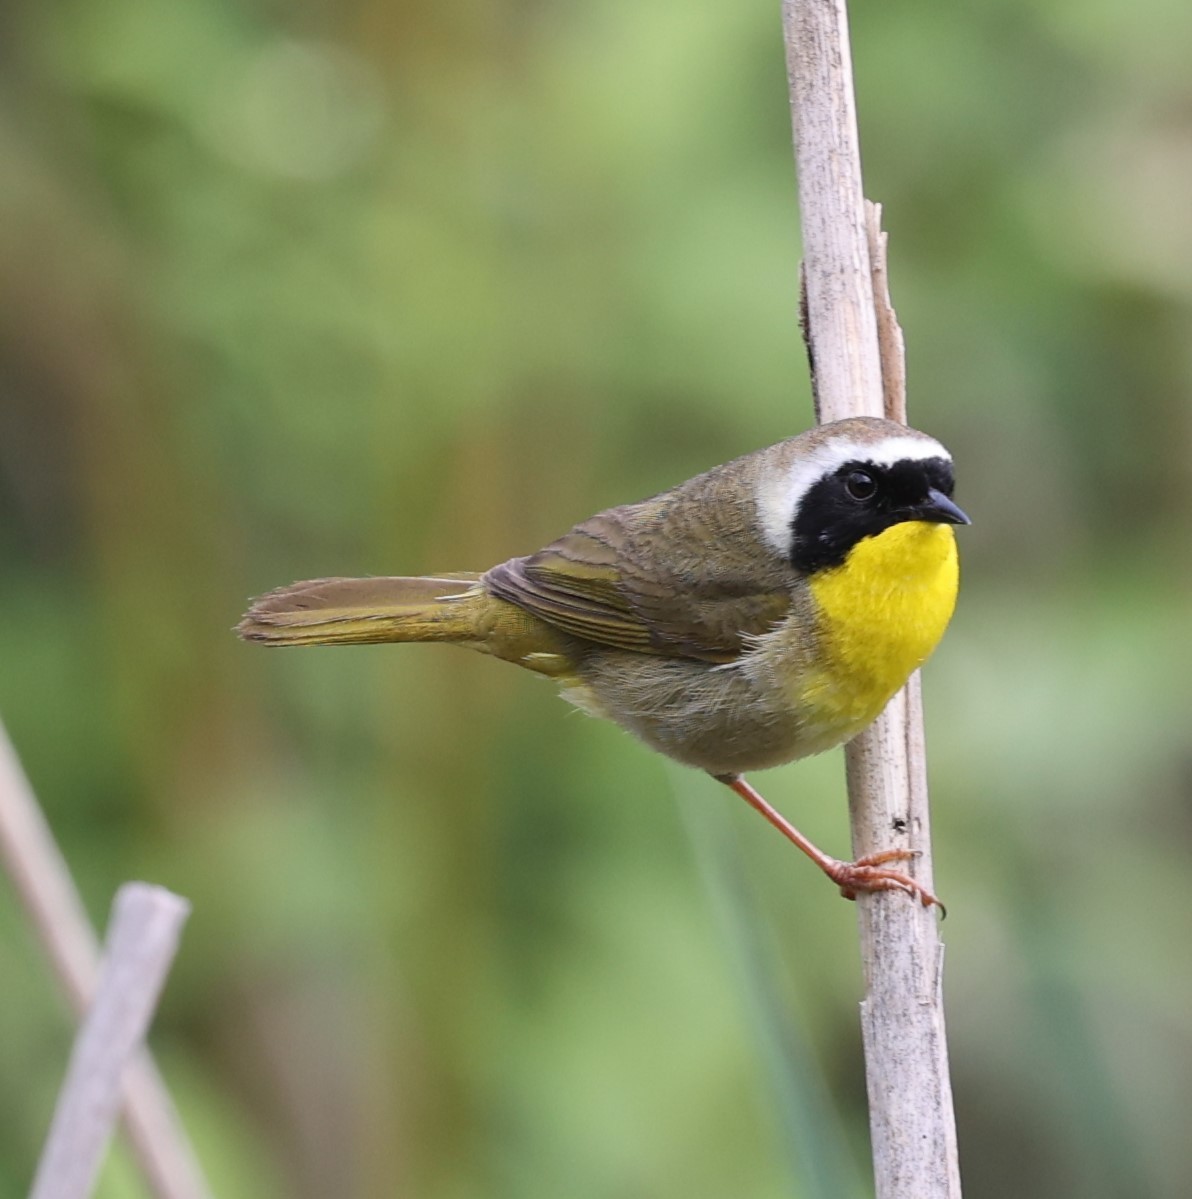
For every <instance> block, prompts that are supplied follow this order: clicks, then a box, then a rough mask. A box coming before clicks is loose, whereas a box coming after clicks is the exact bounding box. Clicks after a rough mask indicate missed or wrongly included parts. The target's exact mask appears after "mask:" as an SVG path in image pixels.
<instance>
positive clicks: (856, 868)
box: [821, 849, 948, 916]
mask: <svg viewBox="0 0 1192 1199" xmlns="http://www.w3.org/2000/svg"><path fill="white" fill-rule="evenodd" d="M917 856H918V855H917V853H916V852H915V851H914V850H913V849H884V850H882V851H881V853H870V854H866V855H865V857H863V858H858V859H857V860H856V861H855V862H841V861H839V860H837V859H836V858H832V859H831V860H830V861H829V862H826V863H821V866H822V869H823V872H824V873H825V874H826V875H827V876H828V877H829V878H830V879H831V880H832V881H833V882H834V883H835V884H836V885H837V886H838V887H839V888H840V894H841V895H843V896H844V897H845V899H856V898H857V892H858V891H905V892H906V893H907V894H908V895H910V896H911V897H912V898H914V899H917V900H918V901H919V902H920V903H921V904H922V905H923V906H924V907H925V908H929V907H931V905H932V904H935V906H936V907H938V908H939V910H940V913H941V914H942V915H944V916H946V915H947V914H948V909H947V908H946V907H944V905H943V904H942V903H941V902H940V900H939V899H938V898H937V897H936V896H935V895H933V894H932V893H931V892H930V891H928V890H927V888H926V887H924V886H923V884H922V883H917V882H915V880H914V879H913V878H911V876H910V875H909V874H903V873H902V871H901V870H884V869H882V867H884V866H885V864H886V863H887V862H903V861H906V860H907V859H908V858H914V857H917Z"/></svg>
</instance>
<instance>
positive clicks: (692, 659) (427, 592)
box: [238, 417, 969, 906]
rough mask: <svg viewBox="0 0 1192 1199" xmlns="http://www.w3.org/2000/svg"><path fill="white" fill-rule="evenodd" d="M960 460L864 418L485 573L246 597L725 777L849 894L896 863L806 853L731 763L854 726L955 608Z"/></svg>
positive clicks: (294, 627) (779, 757)
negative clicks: (468, 668) (546, 688)
mask: <svg viewBox="0 0 1192 1199" xmlns="http://www.w3.org/2000/svg"><path fill="white" fill-rule="evenodd" d="M952 490H953V477H952V459H951V456H950V455H949V454H948V451H947V450H945V449H944V447H943V446H942V445H940V443H939V442H938V441H936V440H935V439H934V438H931V437H928V436H927V435H926V434H924V433H919V432H917V431H916V430H914V429H908V428H906V427H905V426H903V425H899V424H895V423H893V422H892V421H887V420H879V419H876V418H867V417H858V418H855V419H852V420H842V421H836V422H835V423H832V424H827V425H821V426H819V427H818V428H815V429H812V430H810V431H808V432H806V433H802V434H800V435H799V436H797V437H791V438H789V439H787V440H786V441H782V442H779V443H778V444H777V445H773V446H770V447H768V448H767V449H763V450H757V451H756V452H755V453H752V454H746V455H745V456H744V457H742V458H737V459H735V460H734V461H732V462H729V463H726V464H725V465H724V466H718V467H715V468H714V469H712V470H710V471H708V472H707V473H706V474H702V475H697V476H696V477H695V478H693V479H689V480H688V481H687V482H686V483H682V484H680V485H679V486H678V487H674V488H672V489H671V490H669V491H664V492H662V493H661V494H660V495H656V496H654V497H653V498H652V499H647V500H642V501H641V502H640V503H636V504H625V505H623V506H621V507H617V508H610V509H608V510H607V511H605V512H600V513H598V514H597V515H596V516H593V517H590V518H589V519H588V520H585V521H583V522H581V523H580V524H578V525H576V526H575V527H574V528H573V529H572V530H571V531H570V532H569V533H566V534H564V535H563V536H562V537H560V538H559V539H558V540H557V541H554V542H552V543H551V544H550V545H548V546H546V548H545V549H541V550H539V551H538V553H536V554H531V555H530V556H529V557H525V558H511V559H510V560H509V561H508V562H502V563H501V564H500V565H499V566H494V567H493V568H492V569H491V570H489V571H486V572H485V573H484V574H474V573H469V574H448V575H440V576H434V577H421V578H366V579H338V578H337V579H312V580H310V581H308V582H303V583H295V584H293V585H292V586H290V587H283V588H281V589H280V590H278V591H274V592H271V593H270V594H268V595H266V596H263V597H262V598H260V599H258V600H257V601H256V602H255V603H254V604H253V605H252V607H251V609H250V610H249V612H248V614H247V615H246V616H245V617H244V619H243V620H242V621H241V623H240V625H239V627H238V632H239V634H240V636H241V637H243V638H245V639H246V640H249V641H260V642H263V643H264V644H266V645H345V644H353V643H362V642H382V641H448V642H454V643H455V644H457V645H464V646H467V647H469V648H470V649H475V650H480V651H481V652H482V653H486V654H492V655H493V656H495V657H498V658H503V659H505V661H507V662H514V663H516V664H517V665H518V666H524V667H525V668H526V669H527V670H533V671H535V672H537V673H538V674H543V675H546V676H548V677H550V678H553V679H555V680H556V682H557V683H558V684H559V686H560V688H561V691H562V694H563V695H564V697H565V698H567V699H568V700H570V701H571V702H572V703H573V704H575V705H576V707H578V708H581V709H582V710H583V711H585V712H588V713H590V714H592V715H594V716H604V717H607V718H608V719H610V720H613V721H615V722H616V723H617V724H619V725H621V727H622V728H625V729H628V730H629V731H630V732H631V733H633V734H635V735H636V736H637V737H639V738H641V740H643V741H644V742H645V743H646V744H647V745H649V746H650V747H651V748H653V749H656V750H658V751H659V752H660V753H664V754H666V755H667V756H669V757H671V758H674V759H676V760H677V761H679V762H683V763H685V764H687V765H688V766H695V767H698V768H699V769H701V770H706V771H707V772H708V773H709V774H711V775H713V776H715V777H716V778H717V779H718V780H720V781H721V782H723V783H726V784H727V785H728V786H730V787H731V788H732V789H733V790H734V791H736V792H737V793H738V794H739V795H741V796H742V797H743V798H744V799H745V800H746V801H748V803H750V804H751V805H752V806H753V807H754V808H756V809H757V810H758V811H760V812H761V813H762V815H764V816H765V817H766V819H767V820H769V821H770V822H771V823H772V824H774V825H775V826H776V827H777V828H778V829H779V830H780V831H781V832H782V833H783V834H784V835H786V836H787V837H789V838H790V839H791V840H792V841H793V842H794V843H795V844H796V845H797V846H798V847H799V848H800V849H801V850H803V852H804V853H806V854H807V855H808V856H809V857H811V858H812V859H813V860H814V861H815V862H816V863H817V864H818V865H819V867H820V868H821V869H822V870H823V871H824V873H825V874H827V875H828V877H829V878H831V879H832V880H833V881H834V882H835V883H836V884H837V885H838V886H839V887H840V889H841V890H842V892H843V893H844V894H845V895H846V896H848V897H849V898H853V897H854V896H855V895H856V893H857V892H858V891H885V890H892V889H901V890H904V891H906V892H908V893H909V894H910V895H912V896H916V897H917V898H918V899H919V900H920V901H921V902H922V903H923V904H924V906H927V905H930V904H932V903H937V902H938V900H936V898H935V896H933V895H932V894H931V893H930V892H928V891H926V890H925V889H924V888H923V887H922V886H921V885H920V884H919V883H917V882H915V880H914V879H912V878H911V877H910V876H909V875H907V874H904V873H902V872H900V871H898V870H893V869H890V868H889V865H888V863H890V862H891V861H896V860H898V859H900V858H906V857H909V856H910V855H909V853H908V851H906V850H887V851H885V852H883V853H878V854H873V855H870V856H869V857H867V858H861V859H859V860H858V861H856V862H844V861H839V860H837V859H836V858H832V857H829V856H828V855H827V854H825V853H823V852H822V851H821V850H819V849H817V848H816V847H815V846H814V845H813V844H812V843H811V842H810V841H808V840H807V839H806V838H805V837H804V836H803V835H802V834H801V833H800V832H799V831H798V830H797V829H796V828H794V827H793V826H792V825H791V824H790V823H789V822H788V821H786V820H785V819H784V818H783V817H782V816H781V815H780V814H779V813H778V812H777V811H776V810H775V809H774V808H772V807H771V806H770V805H769V804H768V803H766V801H765V800H764V799H763V798H762V797H761V795H759V794H758V793H757V791H755V790H754V789H753V787H751V786H750V785H749V784H748V783H747V782H746V781H745V779H744V778H743V777H742V775H743V772H745V771H749V770H761V769H764V768H766V767H769V766H778V765H780V764H782V763H783V762H790V761H792V760H794V759H796V758H803V757H806V756H808V755H809V754H815V753H820V752H821V751H823V750H826V749H830V748H831V747H832V746H835V745H839V744H841V743H842V742H844V741H847V740H849V738H851V737H853V736H855V735H856V734H857V733H859V732H860V731H861V730H862V729H863V728H865V726H866V725H868V724H869V723H870V722H871V721H872V720H874V718H875V717H876V716H877V715H878V713H879V712H881V710H882V708H884V707H885V705H886V703H887V701H888V700H889V699H890V698H891V696H893V695H894V693H895V692H896V691H897V690H898V689H899V688H900V687H901V686H902V685H903V684H904V683H905V682H906V680H907V678H908V677H909V676H910V674H911V672H912V671H913V670H915V668H916V667H918V666H919V665H920V664H921V663H922V662H923V661H924V660H925V659H926V658H927V656H928V655H929V654H930V653H931V651H932V650H933V649H934V648H935V646H936V644H937V643H938V641H939V639H940V637H941V636H942V635H943V632H944V629H945V627H946V626H947V624H948V621H949V619H950V618H951V615H952V610H953V607H954V606H955V602H956V588H957V580H958V566H957V556H956V540H955V537H954V536H953V531H952V527H951V526H953V525H964V524H968V523H969V519H968V517H967V516H966V515H965V514H964V512H962V511H961V509H960V508H958V507H957V506H956V504H955V503H954V502H953V501H952Z"/></svg>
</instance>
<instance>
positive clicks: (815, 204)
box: [783, 0, 960, 1199]
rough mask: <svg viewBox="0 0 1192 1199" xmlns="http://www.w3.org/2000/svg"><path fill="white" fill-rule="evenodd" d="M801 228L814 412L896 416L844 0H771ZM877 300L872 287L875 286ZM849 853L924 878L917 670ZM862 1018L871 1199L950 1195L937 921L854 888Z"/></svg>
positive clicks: (871, 736) (855, 773) (854, 747)
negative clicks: (906, 863) (880, 854)
mask: <svg viewBox="0 0 1192 1199" xmlns="http://www.w3.org/2000/svg"><path fill="white" fill-rule="evenodd" d="M783 29H784V34H785V41H786V56H787V72H788V78H789V82H790V98H791V116H792V123H793V128H794V143H795V164H796V167H797V170H798V177H799V207H800V211H801V215H802V226H803V255H804V260H803V296H804V301H803V303H804V312H803V327H804V336H805V337H806V340H807V348H808V354H809V356H810V359H811V370H812V380H813V386H814V390H815V397H816V414H817V416H818V418H819V419H820V420H821V421H832V420H840V419H842V418H844V417H849V416H889V417H891V418H892V419H895V420H905V416H906V409H905V386H904V382H903V381H904V379H905V368H904V364H903V354H902V335H901V330H900V329H899V327H898V322H897V320H896V319H895V318H894V313H893V308H892V307H891V306H890V303H889V297H888V295H887V292H886V282H885V280H886V275H885V272H886V265H885V235H884V234H881V233H880V232H879V230H878V228H877V213H876V209H873V208H872V206H867V205H866V203H865V200H864V197H863V194H862V190H861V158H860V149H859V142H858V136H857V120H856V105H855V100H854V95H853V80H852V62H851V53H850V47H849V36H848V18H847V13H846V9H845V3H844V0H783ZM875 293H876V294H875ZM845 760H846V767H847V776H848V789H849V812H850V817H851V823H852V842H853V852H854V854H855V855H857V856H862V855H864V854H869V853H873V852H876V851H878V850H882V849H889V848H893V847H899V848H903V847H905V848H908V849H910V850H912V851H914V852H915V853H916V854H917V855H918V856H917V857H915V858H914V859H913V860H912V861H911V863H910V867H909V869H910V873H911V874H913V875H914V876H915V877H916V878H917V879H918V880H919V881H920V882H922V883H923V885H924V886H926V887H928V888H931V887H932V877H931V873H932V872H931V844H930V822H929V813H928V807H927V774H926V755H925V750H924V741H923V716H922V704H921V701H920V690H919V678H918V675H917V674H916V675H915V676H914V677H912V679H911V681H910V682H909V683H908V684H907V686H906V687H905V688H904V689H903V690H902V691H900V692H899V693H898V695H896V696H895V697H894V699H893V700H891V701H890V704H889V706H888V707H887V708H886V710H885V712H884V713H883V714H882V716H881V717H880V718H879V719H878V720H877V722H876V723H875V724H874V725H873V727H872V728H870V729H869V730H867V731H866V732H865V733H863V734H862V735H861V736H859V737H857V738H856V739H855V740H854V741H852V742H851V743H850V744H849V745H848V746H847V747H846V750H845ZM857 917H858V922H859V925H860V934H861V957H862V965H863V970H864V980H865V997H864V999H863V1000H862V1003H861V1026H862V1037H863V1041H864V1049H865V1076H866V1085H867V1090H868V1095H869V1124H870V1135H871V1141H872V1151H873V1168H874V1182H875V1193H876V1196H877V1199H959V1196H960V1171H959V1167H958V1163H957V1152H956V1124H955V1117H954V1115H953V1111H952V1088H951V1082H950V1080H949V1077H948V1050H947V1041H946V1039H945V1034H944V1015H943V1002H942V969H943V946H942V944H941V942H940V938H939V928H938V922H937V917H936V916H935V915H934V913H933V912H932V911H931V910H930V909H926V908H923V907H922V906H921V905H919V904H917V903H913V902H910V900H909V899H908V897H907V896H906V895H904V894H902V893H901V892H879V893H876V894H862V895H859V896H858V897H857Z"/></svg>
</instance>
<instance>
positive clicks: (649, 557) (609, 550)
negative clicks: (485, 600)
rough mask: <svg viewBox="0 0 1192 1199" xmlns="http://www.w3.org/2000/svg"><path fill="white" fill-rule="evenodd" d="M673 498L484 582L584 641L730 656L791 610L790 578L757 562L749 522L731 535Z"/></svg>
mask: <svg viewBox="0 0 1192 1199" xmlns="http://www.w3.org/2000/svg"><path fill="white" fill-rule="evenodd" d="M668 499H669V497H668V496H665V495H664V496H660V497H657V499H656V500H654V501H646V503H645V504H634V505H630V506H627V507H624V508H611V509H609V510H608V511H607V512H602V513H600V514H599V515H597V516H593V517H591V518H590V519H589V520H586V521H584V522H583V523H582V524H579V525H576V527H575V528H574V529H572V530H571V532H570V533H567V534H566V535H564V536H563V537H560V538H559V540H558V541H555V542H552V543H551V544H550V545H548V546H547V547H546V548H545V549H543V550H540V551H539V552H538V553H536V554H532V555H531V556H530V557H528V558H513V559H511V560H510V561H508V562H504V563H502V564H501V565H500V566H496V567H494V568H493V569H492V570H490V571H489V572H488V573H487V574H486V575H485V576H484V580H483V582H484V585H485V586H486V587H487V588H488V590H489V591H490V592H492V594H493V595H496V596H497V597H498V598H500V599H504V600H508V601H509V602H510V603H514V604H517V605H519V606H520V607H522V608H524V609H526V610H527V611H529V612H531V613H533V614H534V615H535V616H537V617H539V618H540V619H542V620H544V621H547V622H548V623H549V624H552V625H554V626H555V627H556V628H559V629H562V630H563V631H564V632H566V633H569V634H570V635H572V636H573V637H580V638H583V639H584V640H585V641H592V642H596V643H597V644H600V645H608V646H614V647H616V648H617V649H626V650H636V651H638V652H640V653H651V654H663V655H668V656H674V657H690V658H700V659H702V660H705V661H709V662H731V661H732V660H733V659H734V658H736V657H737V656H739V654H740V653H741V652H742V650H743V648H744V646H745V641H746V638H747V637H748V636H750V635H757V634H760V633H764V632H766V631H767V630H768V629H770V628H772V627H773V626H774V624H775V623H776V622H777V621H779V620H781V619H782V617H783V616H784V615H785V614H786V613H787V611H788V610H789V608H790V604H791V594H790V590H789V583H788V580H787V579H786V577H785V576H783V575H782V574H781V571H780V570H779V571H773V570H769V569H767V568H766V567H767V564H763V565H762V568H761V569H760V570H759V568H758V563H757V561H756V558H755V557H752V556H751V555H750V554H749V552H748V549H747V547H746V546H744V545H743V544H742V535H741V534H742V530H740V529H735V530H732V531H733V532H735V533H736V534H737V535H736V536H735V537H733V536H726V535H725V534H726V532H728V531H726V530H725V529H723V528H716V529H713V528H708V527H706V526H703V525H697V526H695V527H692V525H691V522H690V521H682V522H678V521H676V520H674V519H673V518H672V517H671V516H670V513H669V507H670V505H669V504H668V503H667V500H668ZM722 515H723V514H722ZM717 523H718V524H723V520H721V521H718V522H717ZM664 564H665V565H664ZM759 574H761V575H763V576H766V577H764V578H762V579H761V580H760V581H759V577H758V576H759ZM784 584H785V585H784Z"/></svg>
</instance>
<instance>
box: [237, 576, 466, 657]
mask: <svg viewBox="0 0 1192 1199" xmlns="http://www.w3.org/2000/svg"><path fill="white" fill-rule="evenodd" d="M479 579H480V576H479V575H478V574H450V575H438V576H434V577H429V576H428V577H420V578H371V579H308V580H306V581H305V582H302V583H292V584H291V585H290V586H289V587H281V588H279V589H278V590H276V591H271V592H269V594H268V595H263V596H261V597H260V599H257V600H254V601H253V604H252V606H251V607H250V608H249V610H248V612H247V613H246V614H245V616H244V619H243V620H241V622H240V623H239V624H238V625H237V626H236V632H237V633H239V634H240V636H241V637H243V638H244V640H245V641H259V642H263V643H264V644H266V645H362V644H367V643H375V642H381V641H468V640H470V639H471V638H472V637H474V636H475V634H476V621H475V605H473V604H469V603H466V602H464V601H466V600H467V599H469V598H470V597H472V596H476V597H477V598H479V597H480V596H481V595H482V593H481V592H480V591H479V589H478V588H477V587H476V583H477V582H478V581H479Z"/></svg>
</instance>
